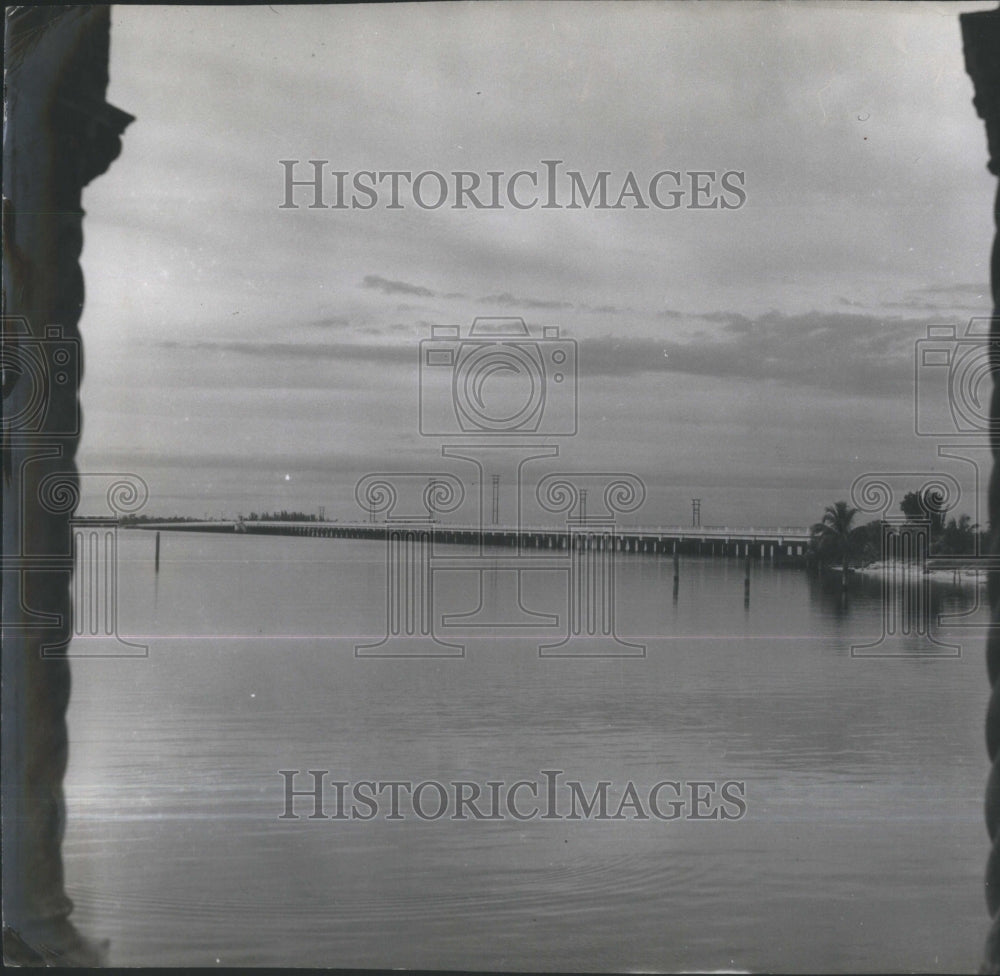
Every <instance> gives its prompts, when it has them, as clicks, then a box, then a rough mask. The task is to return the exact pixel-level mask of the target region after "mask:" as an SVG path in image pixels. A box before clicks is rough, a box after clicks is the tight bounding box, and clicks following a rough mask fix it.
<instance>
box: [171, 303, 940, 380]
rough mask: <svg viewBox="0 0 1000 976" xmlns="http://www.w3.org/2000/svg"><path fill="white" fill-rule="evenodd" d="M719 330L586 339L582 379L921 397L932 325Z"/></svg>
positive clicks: (799, 323)
mask: <svg viewBox="0 0 1000 976" xmlns="http://www.w3.org/2000/svg"><path fill="white" fill-rule="evenodd" d="M695 317H697V318H700V319H702V320H703V321H707V322H710V323H712V324H713V325H715V326H716V328H715V329H713V330H705V331H700V332H697V333H692V334H691V335H690V336H688V337H686V338H683V339H678V338H674V337H671V338H669V339H662V340H661V339H656V338H650V337H629V336H610V335H605V336H598V337H594V338H588V339H581V340H579V341H578V350H579V353H578V355H579V362H578V370H579V375H580V376H581V378H583V379H586V378H588V377H618V378H621V377H628V376H635V375H638V374H642V373H671V372H673V373H684V374H688V375H693V376H703V377H712V378H715V379H718V380H751V381H754V380H756V381H762V382H764V381H766V382H780V383H784V384H790V385H795V386H801V387H805V388H809V389H813V390H822V391H824V392H839V393H843V394H850V395H857V394H863V395H868V396H901V395H905V394H906V393H907V392H909V391H910V390H912V384H913V356H914V350H915V342H916V340H917V339H919V338H921V337H922V336H925V335H926V330H927V326H928V325H930V324H933V323H934V321H935V320H933V319H910V318H898V317H896V318H879V317H877V316H874V315H864V314H852V313H839V312H809V313H805V314H799V315H786V314H784V313H781V312H776V311H772V312H767V313H765V314H762V315H758V316H754V317H751V316H747V315H744V314H742V313H740V312H706V313H702V314H701V315H699V316H695ZM159 345H160V346H161V347H162V348H167V349H187V350H194V351H199V352H207V353H232V354H236V355H244V356H253V357H260V358H266V359H271V360H273V361H274V362H275V363H278V362H281V361H285V362H288V361H299V360H308V361H313V362H319V361H324V362H368V363H373V364H379V365H383V366H386V365H400V366H407V367H410V368H411V369H412V368H415V367H416V364H417V354H416V349H415V347H414V344H413V343H400V344H386V343H378V342H350V343H348V342H327V343H294V342H284V341H278V342H274V341H256V342H252V341H246V340H219V341H211V340H197V341H195V342H193V343H180V342H177V341H174V340H165V341H162V342H160V343H159Z"/></svg>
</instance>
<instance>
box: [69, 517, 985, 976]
mask: <svg viewBox="0 0 1000 976" xmlns="http://www.w3.org/2000/svg"><path fill="white" fill-rule="evenodd" d="M162 545H163V552H162V561H161V570H160V573H159V576H158V577H156V576H155V575H154V573H153V570H152V551H153V550H152V546H153V539H152V538H151V537H150V536H147V535H145V534H143V533H129V532H126V533H123V536H122V551H123V570H122V574H121V575H122V578H121V594H120V597H121V619H120V629H121V631H122V633H124V634H126V635H143V636H144V638H145V639H147V642H148V643H149V645H150V654H149V657H148V658H147V659H143V660H127V659H121V660H80V661H77V662H76V664H75V672H74V681H75V684H74V698H73V703H72V707H71V735H72V757H71V769H70V775H69V779H68V782H67V795H68V799H69V808H70V823H69V829H68V833H67V839H66V853H67V877H68V882H69V885H70V890H71V893H72V895H73V897H74V899H75V901H76V903H77V913H78V917H79V921H80V923H81V925H84V926H86V927H87V928H88V929H90V930H93V931H95V932H97V931H99V932H100V933H101V934H104V935H108V936H110V937H111V938H112V939H113V946H112V951H113V957H112V962H113V963H115V964H120V965H140V964H163V965H199V964H208V965H214V964H216V960H218V961H219V963H220V964H222V965H233V966H245V965H290V964H294V965H302V966H323V965H327V966H378V967H395V966H409V967H438V968H446V969H447V968H455V969H463V968H477V969H544V968H550V969H559V970H563V971H566V970H577V971H586V970H607V969H659V970H662V969H668V970H670V969H717V968H733V967H736V968H741V967H742V968H748V969H757V970H760V969H765V970H803V969H823V970H841V971H843V970H852V969H854V970H857V969H866V970H891V969H899V968H904V969H920V970H938V971H948V970H955V969H962V970H967V969H970V968H971V967H972V966H973V965H974V964H975V961H976V959H977V956H978V951H979V946H980V943H981V938H982V934H983V931H984V929H985V921H986V916H985V911H984V908H983V906H982V894H981V890H982V889H981V877H982V868H983V864H984V860H985V855H986V851H987V839H986V835H985V832H984V829H983V827H982V823H981V795H982V786H983V780H984V776H985V771H986V762H985V758H984V756H983V746H982V736H981V730H982V716H983V715H984V712H985V705H986V698H987V690H988V686H987V682H986V679H985V676H984V673H983V671H984V669H983V664H982V652H981V645H982V634H981V632H980V631H979V630H977V629H975V627H973V628H970V629H967V630H964V631H962V630H955V629H952V630H948V629H947V628H938V630H939V632H940V634H941V635H942V636H943V638H946V639H947V640H948V641H950V642H951V643H953V644H957V645H958V646H959V647H960V649H961V654H960V656H958V657H950V658H946V657H934V656H920V657H917V656H909V657H896V658H872V659H861V658H857V657H852V656H851V646H852V645H857V644H864V643H866V642H869V641H872V640H875V639H877V638H878V636H879V634H880V633H881V628H882V626H883V618H882V607H881V587H880V584H879V582H878V581H877V580H875V581H859V582H858V583H857V584H856V585H854V586H853V587H852V590H851V593H850V595H849V597H848V600H847V603H846V605H845V604H844V602H843V600H842V599H841V594H840V591H839V581H834V582H832V583H826V582H824V581H822V580H816V579H813V578H810V577H809V576H808V575H807V574H806V573H805V572H803V571H800V570H793V569H784V570H775V569H772V568H771V567H768V566H766V565H765V566H754V567H753V568H752V570H751V599H750V605H749V607H745V606H744V601H743V576H744V569H743V564H742V562H736V561H732V562H726V561H713V560H711V559H704V560H696V559H687V560H684V561H683V562H682V566H681V580H680V585H679V588H678V596H677V600H676V601H674V600H673V598H672V585H673V567H672V564H671V561H670V560H669V559H666V560H664V559H657V558H655V557H648V556H626V557H622V558H621V559H619V561H618V566H617V572H618V601H617V610H618V626H619V632H620V633H621V634H622V636H623V637H625V638H628V639H633V640H634V639H641V640H642V642H643V643H645V644H646V646H647V656H646V657H645V658H644V659H582V658H580V659H542V658H539V656H538V652H537V644H538V642H539V638H538V636H537V635H535V634H533V633H531V632H513V631H512V632H506V633H505V632H503V631H498V630H496V629H495V628H494V629H489V628H486V629H484V630H483V631H482V632H479V633H475V632H471V631H470V632H466V633H465V635H464V639H465V641H466V643H467V652H466V655H465V657H464V658H462V659H459V660H447V659H437V660H435V659H430V660H409V661H407V660H373V659H359V658H356V657H355V656H354V654H353V647H354V644H355V643H356V642H357V640H358V638H370V637H374V638H375V639H378V638H379V637H380V636H381V634H384V632H385V630H384V627H385V619H384V614H385V603H384V595H383V593H384V586H385V566H384V562H383V558H382V549H381V547H380V546H378V545H377V544H373V543H368V542H362V541H348V540H323V539H284V538H268V537H260V536H251V537H233V538H229V537H222V536H208V535H204V536H197V535H190V536H189V535H183V534H179V533H178V534H169V533H164V538H163V544H162ZM531 575H532V576H533V577H534V578H533V579H532V581H531V585H530V586H529V587H526V588H525V599H526V600H527V601H529V605H530V608H531V609H533V610H537V611H540V612H547V611H550V610H551V609H552V608H553V607H555V608H556V611H553V612H558V608H559V607H561V606H562V605H563V604H564V602H565V595H564V592H563V590H562V589H560V587H562V586H563V585H564V582H563V581H562V579H561V578H560V577H558V576H557V577H551V576H547V575H546V574H544V573H538V574H531ZM470 579H472V577H471V576H470V574H468V573H465V574H464V575H463V574H462V573H452V574H451V575H450V576H449V574H447V573H442V574H441V579H440V580H436V582H435V586H436V587H437V589H436V591H435V600H436V601H437V608H436V612H437V613H438V614H443V613H445V612H461V611H463V610H464V611H468V610H471V609H475V607H476V602H475V600H476V599H477V598H478V597H477V596H476V594H475V593H474V592H472V591H474V590H475V589H476V587H477V585H478V574H476V579H475V580H473V581H472V582H471V583H470ZM491 579H492V580H494V582H495V581H496V579H497V578H496V577H495V576H493V575H491V573H490V572H486V573H484V574H482V580H483V584H482V585H483V592H482V593H481V594H479V596H481V597H482V599H483V602H484V605H486V606H490V605H491V601H493V603H494V604H496V603H497V601H498V599H499V596H498V594H502V593H505V592H509V581H508V582H505V583H496V586H494V582H491ZM975 601H976V595H975V591H974V590H973V589H972V588H959V587H952V586H940V587H939V586H937V585H935V586H934V587H933V589H932V610H933V612H934V614H935V615H936V616H939V615H944V614H956V613H963V612H965V611H968V610H973V611H974V610H975ZM500 602H502V601H500ZM974 618H975V613H973V615H972V616H971V617H969V618H967V619H968V620H973V619H974ZM935 627H937V625H936V624H935ZM508 635H511V636H508ZM279 769H301V770H307V769H325V770H330V771H331V776H332V777H333V778H334V779H340V780H344V781H349V782H356V781H358V780H361V779H372V780H377V779H381V780H389V779H405V780H412V781H419V780H441V781H444V782H450V781H453V780H459V779H461V780H469V781H473V782H478V783H486V782H487V781H490V780H504V781H506V782H513V781H515V780H518V779H534V778H537V777H538V776H539V771H540V770H542V769H558V770H563V771H565V775H566V778H573V779H577V780H580V781H581V782H583V783H587V784H595V783H597V782H598V781H600V780H608V781H611V782H612V783H613V784H614V788H615V789H617V790H619V791H620V789H621V788H622V787H623V786H624V785H625V784H626V783H627V782H628V781H632V782H635V783H636V784H637V785H638V786H640V787H643V786H644V787H645V788H646V789H648V788H649V786H651V785H652V784H653V783H655V782H658V781H660V780H664V779H669V780H707V781H725V780H740V781H744V782H745V783H746V795H747V805H748V812H747V815H746V816H745V817H744V818H743V819H742V820H739V821H731V822H720V821H702V822H693V821H687V820H683V819H682V820H676V821H670V822H664V821H657V820H650V821H634V820H621V821H607V820H605V821H597V820H582V821H576V822H571V821H566V820H560V821H548V822H546V821H541V820H532V821H527V822H515V821H510V820H507V821H502V822H488V821H482V822H476V821H466V822H456V821H451V820H440V821H435V822H423V821H419V820H415V819H412V818H411V819H407V820H406V821H404V822H386V821H384V820H380V819H379V820H373V821H371V822H364V823H362V822H334V821H309V820H308V819H305V818H303V819H302V820H299V821H280V820H278V819H277V818H278V815H279V814H280V813H281V812H282V809H283V781H282V778H281V777H280V776H279V775H278V773H277V771H278V770H279ZM307 812H308V811H307Z"/></svg>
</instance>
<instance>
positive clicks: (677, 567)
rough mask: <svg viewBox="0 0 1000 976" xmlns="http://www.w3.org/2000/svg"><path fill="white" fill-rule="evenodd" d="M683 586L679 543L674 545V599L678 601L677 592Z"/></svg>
mask: <svg viewBox="0 0 1000 976" xmlns="http://www.w3.org/2000/svg"><path fill="white" fill-rule="evenodd" d="M680 585H681V555H680V553H679V552H678V551H677V543H676V542H675V543H674V599H675V600H676V599H677V591H678V590H679V589H680Z"/></svg>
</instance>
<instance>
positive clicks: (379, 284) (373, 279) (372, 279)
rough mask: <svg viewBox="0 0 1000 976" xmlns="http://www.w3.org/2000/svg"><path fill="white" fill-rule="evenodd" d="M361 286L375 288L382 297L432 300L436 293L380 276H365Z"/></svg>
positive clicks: (420, 286)
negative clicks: (402, 296) (398, 296)
mask: <svg viewBox="0 0 1000 976" xmlns="http://www.w3.org/2000/svg"><path fill="white" fill-rule="evenodd" d="M362 284H363V285H364V286H365V288H375V289H377V290H378V291H380V292H382V293H383V294H384V295H418V296H419V297H421V298H434V296H435V294H436V292H433V291H431V290H430V289H429V288H424V287H423V285H411V284H410V283H409V282H407V281H393V280H392V279H391V278H383V277H382V276H381V275H365V277H364V281H363V282H362Z"/></svg>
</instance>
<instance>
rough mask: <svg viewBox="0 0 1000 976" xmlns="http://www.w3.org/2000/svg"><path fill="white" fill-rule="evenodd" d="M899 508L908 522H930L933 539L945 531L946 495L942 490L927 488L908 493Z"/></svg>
mask: <svg viewBox="0 0 1000 976" xmlns="http://www.w3.org/2000/svg"><path fill="white" fill-rule="evenodd" d="M899 508H900V510H901V511H902V513H903V514H904V515H905V516H906V520H907V521H908V522H922V521H925V520H930V533H931V538H932V539H933V538H935V537H936V536H938V535H940V534H941V531H942V530H943V529H944V513H945V512H946V511H947V509H946V508H945V507H944V494H943V492H942V491H941V489H940V488H934V487H931V486H925V487H923V488H921V489H920V490H919V491H908V492H907V493H906V494H905V495H904V496H903V500H902V501H901V502H900V503H899Z"/></svg>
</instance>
